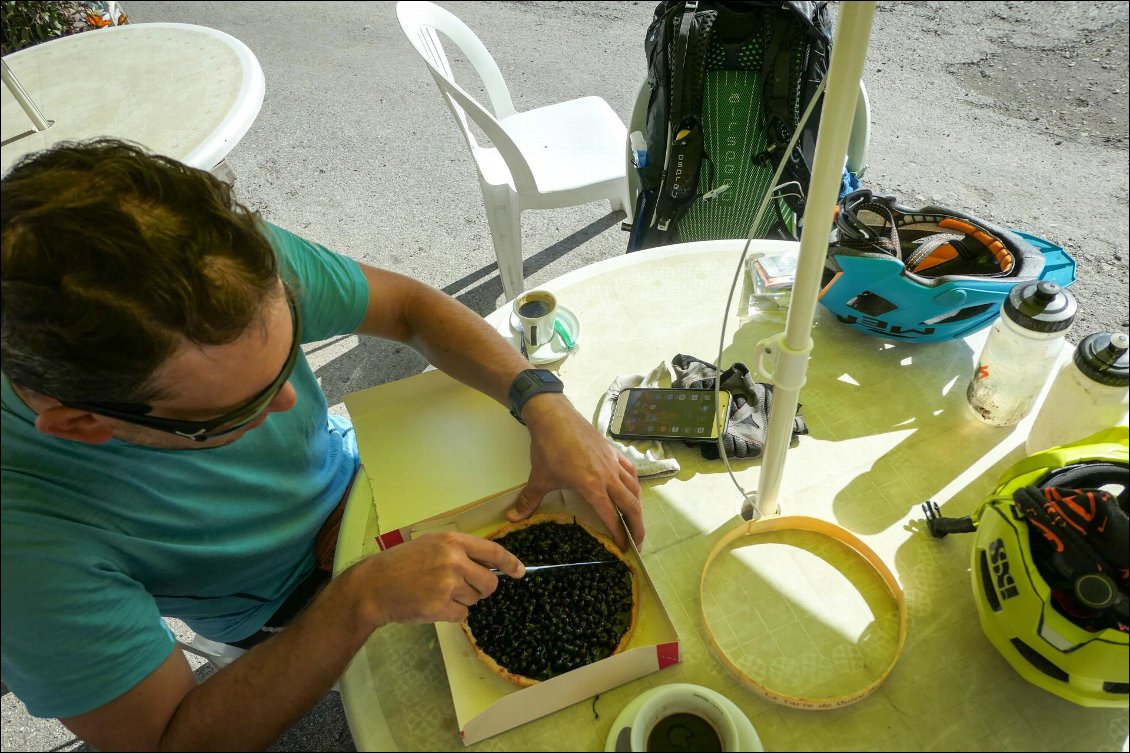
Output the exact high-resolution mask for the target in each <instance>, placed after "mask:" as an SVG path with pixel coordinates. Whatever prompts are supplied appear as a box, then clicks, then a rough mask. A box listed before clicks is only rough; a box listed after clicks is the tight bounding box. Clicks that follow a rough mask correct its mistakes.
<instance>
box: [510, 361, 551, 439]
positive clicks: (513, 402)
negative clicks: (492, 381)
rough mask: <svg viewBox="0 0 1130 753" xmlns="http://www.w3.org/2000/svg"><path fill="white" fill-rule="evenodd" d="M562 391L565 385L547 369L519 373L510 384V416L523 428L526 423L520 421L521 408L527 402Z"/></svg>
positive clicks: (527, 370)
mask: <svg viewBox="0 0 1130 753" xmlns="http://www.w3.org/2000/svg"><path fill="white" fill-rule="evenodd" d="M564 391H565V385H564V384H562V383H561V380H560V379H558V378H557V375H556V374H554V373H553V372H552V371H549V370H548V369H526V370H525V371H522V372H519V374H518V376H516V377H514V381H513V382H511V384H510V398H509V400H510V415H511V416H514V418H516V419H518V423H520V424H522V425H523V426H525V424H526V422H525V421H523V420H522V408H523V407H524V406H525V405H526V401H527V400H529V399H530V398H531V397H533V396H534V395H540V394H542V393H543V392H564Z"/></svg>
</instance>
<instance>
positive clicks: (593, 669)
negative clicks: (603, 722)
mask: <svg viewBox="0 0 1130 753" xmlns="http://www.w3.org/2000/svg"><path fill="white" fill-rule="evenodd" d="M518 491H519V490H518V489H512V490H510V491H508V492H504V493H503V494H500V495H497V496H495V497H493V498H491V499H488V500H486V501H484V502H482V503H481V504H475V505H471V506H468V507H465V508H464V509H462V510H456V511H453V512H452V513H450V514H448V515H441V516H438V517H435V518H432V519H430V520H427V521H421V522H420V523H418V524H415V525H413V526H411V527H410V530H409V533H408V535H407V536H405V537H404V538H405V539H408V538H411V537H414V536H419V535H421V534H424V533H427V532H429V531H437V530H459V531H463V532H465V533H474V534H480V535H487V534H489V533H491V532H493V531H494V530H496V529H498V528H499V527H501V526H502V525H504V524H505V523H506V518H505V512H506V510H507V509H508V508H509V507H510V505H512V504H513V502H514V500H515V499H516V498H517V494H518ZM538 512H539V513H543V512H544V513H561V514H568V515H573V516H575V517H576V518H577V519H578V520H580V521H581V522H583V523H585V524H587V525H589V526H591V527H593V528H594V529H596V530H598V531H604V530H605V527H604V524H603V523H601V522H600V519H599V518H597V516H596V513H595V512H593V510H592V508H590V507H589V506H588V505H587V504H586V503H585V502H584V501H583V500H582V499H581V498H580V497H579V496H577V495H575V494H573V493H572V492H568V491H566V492H560V491H555V492H550V493H549V494H548V495H546V497H545V499H544V500H543V501H542V505H541V507H540V508H539V509H538ZM628 558H629V559H630V560H632V562H633V563H634V564H635V565H636V569H637V572H638V573H639V574H640V578H641V581H640V609H639V615H638V617H637V620H636V628H635V631H634V633H633V634H632V639H631V641H630V642H629V644H628V648H627V649H626V650H625V651H623V652H621V653H619V654H616V655H615V656H610V657H608V658H607V659H602V660H601V661H598V662H594V663H593V664H589V665H587V666H585V667H581V668H579V669H575V670H573V671H571V672H567V673H565V674H563V675H559V676H558V677H554V678H553V679H551V680H546V681H544V682H539V683H538V684H536V685H533V686H531V687H528V688H522V687H519V686H517V685H515V684H513V683H510V682H508V681H506V680H504V679H502V678H501V677H499V676H497V675H495V674H494V673H492V672H491V671H490V670H489V669H487V667H486V665H484V664H483V663H482V661H481V660H480V659H479V658H478V657H477V656H476V655H475V653H474V651H473V650H472V648H471V643H470V641H469V640H468V639H467V635H466V634H465V633H464V632H463V628H462V627H461V626H460V625H457V624H452V623H436V626H435V627H436V633H437V635H438V637H439V644H440V651H441V652H442V653H443V663H444V668H445V669H446V671H447V679H448V685H449V686H450V688H451V697H452V701H453V702H454V704H455V715H456V718H457V720H458V722H459V729H460V734H461V735H462V737H463V743H464V744H466V745H470V744H471V743H475V742H478V741H480V740H484V739H486V738H488V737H491V736H493V735H497V734H499V733H500V732H505V731H506V730H509V729H513V728H514V727H518V726H520V725H522V724H525V723H526V722H529V721H532V720H534V719H538V718H540V717H542V716H545V715H547V714H550V713H553V712H554V711H558V710H559V709H563V708H565V707H566V706H570V705H572V704H574V703H578V702H580V701H583V700H585V699H586V698H591V697H592V696H594V695H596V694H597V693H603V692H605V691H607V690H611V689H612V688H615V687H617V686H619V685H623V684H624V683H626V682H630V681H632V680H635V679H637V678H639V677H643V676H644V675H647V674H650V673H652V672H655V671H657V670H660V669H663V668H665V667H667V666H670V665H671V664H675V663H677V662H678V661H679V636H678V633H677V632H676V630H675V626H674V624H673V623H672V622H671V618H670V616H669V615H668V614H667V610H666V609H665V608H664V606H663V604H662V602H661V601H660V600H659V595H658V594H657V592H656V590H655V585H654V583H653V582H652V580H651V577H650V576H649V575H648V573H647V569H646V568H645V567H644V565H643V561H642V560H641V558H640V556H639V552H638V551H636V549H635V547H634V546H633V547H632V549H631V550H630V551H629V552H628Z"/></svg>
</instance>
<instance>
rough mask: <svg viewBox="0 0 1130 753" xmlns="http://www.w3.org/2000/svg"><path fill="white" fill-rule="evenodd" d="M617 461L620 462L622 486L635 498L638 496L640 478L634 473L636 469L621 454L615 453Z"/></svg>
mask: <svg viewBox="0 0 1130 753" xmlns="http://www.w3.org/2000/svg"><path fill="white" fill-rule="evenodd" d="M616 456H617V459H618V460H619V461H620V479H621V480H622V481H623V482H624V486H626V487H628V489H630V490H631V491H632V493H633V494H635V495H636V496H637V497H638V496H639V495H640V490H641V488H642V487H640V478H639V474H638V473H637V472H636V467H635V466H634V465H632V461H631V460H628V459H627V458H626V457H624V456H623V455H622V454H621V453H619V452H617V453H616Z"/></svg>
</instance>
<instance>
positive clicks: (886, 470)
mask: <svg viewBox="0 0 1130 753" xmlns="http://www.w3.org/2000/svg"><path fill="white" fill-rule="evenodd" d="M747 329H748V331H744V330H743V331H739V332H738V333H737V334H736V335H735V340H734V345H733V346H731V348H730V349H729V350H728V351H727V352H728V353H729V352H739V353H742V354H743V356H744V359H735V360H746V361H747V362H750V361H751V360H752V358H753V349H754V346H755V344H756V342H757V341H758V340H759V339H761V338H763V337H765V336H766V335H767V334H771V332H765V331H759V329H761V330H763V329H765V328H747ZM812 337H813V343H814V347H813V351H812V358H811V359H810V361H809V365H808V372H807V379H806V382H805V386H804V387H803V388H802V390H801V395H800V402H801V408H800V412H801V414H802V415H803V416H804V418H805V421H806V422H807V424H808V427H809V431H810V436H811V437H812V438H813V439H817V440H821V441H824V442H830V443H833V444H831V445H830V446H829V451H830V452H835V453H836V456H835V457H829V458H828V463H827V467H826V468H821V469H809V470H810V472H812V473H814V474H816V475H817V476H818V475H819V474H820V473H826V474H829V476H828V478H827V482H826V483H824V484H822V485H821V488H822V489H827V490H828V491H829V492H833V490H834V493H835V500H834V514H835V519H836V522H837V523H838V524H840V525H842V526H844V527H845V528H848V529H849V530H851V531H853V532H856V533H860V534H873V533H878V532H880V531H883V530H886V529H887V528H889V527H890V526H891V525H893V524H895V523H896V522H898V521H899V520H902V519H903V518H904V517H905V516H906V514H907V512H908V510H909V509H910V508H912V507H915V506H916V505H918V504H919V503H921V502H923V501H925V500H927V499H929V498H931V497H932V496H934V495H935V494H937V493H938V492H939V491H940V490H941V489H943V488H944V487H946V486H947V485H948V484H950V483H951V482H953V481H954V480H955V479H957V478H958V477H960V476H961V475H962V473H964V472H965V471H966V470H967V469H969V468H971V467H972V466H974V465H975V464H977V463H978V462H980V461H981V460H982V459H983V458H984V457H985V456H986V455H988V454H990V453H993V452H1000V450H998V449H997V448H998V446H1000V445H1002V443H1003V442H1005V441H1007V440H1009V438H1010V436H1011V434H1012V429H1011V428H1005V429H1001V428H995V427H990V426H987V425H984V424H982V423H981V422H980V421H977V420H976V419H975V418H974V417H973V416H972V414H971V413H970V412H969V409H968V407H967V406H966V404H965V387H966V384H967V383H968V380H969V377H970V374H971V370H972V368H973V360H974V355H975V354H974V353H973V352H972V350H971V348H970V346H969V345H968V344H967V343H966V342H965V341H964V340H956V341H949V342H940V343H904V342H891V341H887V340H883V339H879V338H875V337H869V336H867V335H863V334H860V333H858V332H856V331H854V330H852V329H850V328H848V327H846V326H842V325H841V324H840V323H839V322H837V321H836V320H835V319H834V318H833V317H832V316H831V315H829V314H827V312H824V311H823V310H818V312H817V321H816V323H815V325H814V327H813V333H812ZM830 469H837V470H838V471H839V472H840V474H841V477H839V478H837V477H835V475H834V471H832V470H830ZM788 471H789V465H788V460H787V459H786V473H787V472H788ZM814 481H815V477H814Z"/></svg>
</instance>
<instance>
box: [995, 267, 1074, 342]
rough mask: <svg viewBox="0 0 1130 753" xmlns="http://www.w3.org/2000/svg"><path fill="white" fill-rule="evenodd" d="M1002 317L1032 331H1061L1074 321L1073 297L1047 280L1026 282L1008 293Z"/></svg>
mask: <svg viewBox="0 0 1130 753" xmlns="http://www.w3.org/2000/svg"><path fill="white" fill-rule="evenodd" d="M1002 309H1003V311H1004V315H1005V316H1007V317H1008V318H1009V319H1011V320H1012V321H1013V322H1015V323H1016V324H1018V325H1020V326H1021V327H1023V328H1024V329H1027V330H1031V331H1033V332H1063V331H1064V330H1066V329H1067V328H1069V327H1070V326H1071V323H1072V322H1073V321H1075V311H1076V310H1077V309H1078V305H1077V304H1076V303H1075V296H1073V295H1071V293H1069V292H1067V290H1065V289H1063V288H1062V287H1060V286H1059V285H1057V284H1056V283H1054V282H1052V281H1050V280H1039V281H1034V282H1027V283H1024V284H1022V285H1017V286H1015V287H1014V288H1013V289H1012V290H1011V291H1009V294H1008V298H1006V299H1005V302H1004V306H1003V307H1002Z"/></svg>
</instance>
